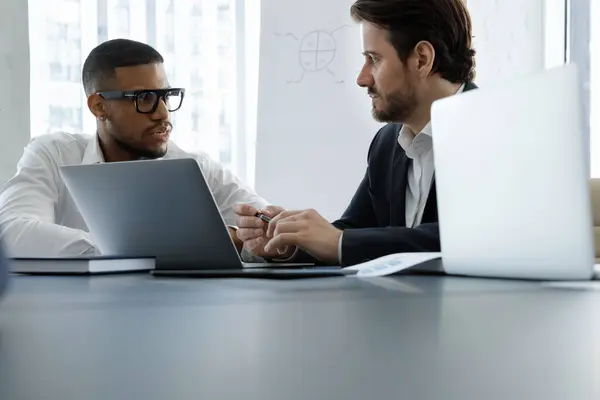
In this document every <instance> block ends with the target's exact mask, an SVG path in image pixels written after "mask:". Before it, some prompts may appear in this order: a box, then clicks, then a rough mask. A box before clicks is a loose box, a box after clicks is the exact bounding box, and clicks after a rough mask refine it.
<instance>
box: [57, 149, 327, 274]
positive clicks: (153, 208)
mask: <svg viewBox="0 0 600 400" xmlns="http://www.w3.org/2000/svg"><path fill="white" fill-rule="evenodd" d="M60 173H61V175H62V177H63V180H64V182H65V185H66V186H67V189H68V190H69V192H70V194H71V196H72V197H73V200H74V202H75V204H76V206H77V208H78V209H79V211H80V212H81V215H82V217H83V219H84V220H85V222H86V224H87V226H88V228H89V230H90V233H91V235H92V237H93V239H94V242H95V244H96V246H97V247H98V249H99V250H100V252H101V253H102V255H103V256H123V257H156V269H157V270H166V271H177V270H179V271H184V272H185V273H186V274H189V273H190V271H202V270H210V271H226V270H240V269H242V268H243V267H267V266H271V267H273V266H277V267H279V268H285V267H288V268H291V267H294V268H299V267H303V266H304V267H306V266H307V264H270V265H269V264H245V263H242V260H241V258H240V256H239V254H238V252H237V249H236V248H235V245H234V243H233V241H232V240H231V237H230V236H229V232H228V230H227V228H226V225H225V222H224V220H223V218H222V216H221V213H220V212H219V209H218V207H217V205H216V203H215V200H214V197H213V195H212V193H211V191H210V188H209V187H208V184H207V183H206V180H205V178H204V175H203V173H202V171H201V170H200V167H199V165H198V163H197V161H196V160H194V159H191V158H189V159H176V160H145V161H132V162H117V163H102V164H90V165H72V166H63V167H61V168H60ZM247 269H248V268H247ZM331 271H332V272H331V273H333V270H331ZM259 272H260V271H257V272H252V273H259ZM212 274H213V275H215V274H216V272H215V273H212Z"/></svg>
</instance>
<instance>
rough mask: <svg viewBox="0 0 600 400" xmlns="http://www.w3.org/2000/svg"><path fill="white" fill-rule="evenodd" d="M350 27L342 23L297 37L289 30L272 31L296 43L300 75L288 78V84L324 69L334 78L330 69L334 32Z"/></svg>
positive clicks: (333, 73)
mask: <svg viewBox="0 0 600 400" xmlns="http://www.w3.org/2000/svg"><path fill="white" fill-rule="evenodd" d="M346 27H350V25H342V26H340V27H339V28H337V29H335V30H333V31H331V32H328V31H324V30H313V31H310V32H308V33H306V34H305V35H304V36H302V38H301V39H298V37H297V36H296V35H294V34H293V33H291V32H288V33H286V34H283V35H282V34H281V33H274V35H275V36H283V37H285V38H290V39H293V40H294V41H295V42H296V43H298V42H300V44H299V45H298V63H299V64H300V67H301V69H302V73H301V75H300V77H298V78H295V79H289V80H287V81H286V83H288V84H294V83H300V82H302V80H303V79H304V77H305V76H306V74H307V73H316V72H322V71H325V72H327V73H329V74H330V75H331V76H333V77H334V78H335V76H336V75H335V71H333V70H332V69H331V63H332V62H333V61H334V60H335V55H336V52H337V41H336V39H335V34H336V32H338V31H340V30H341V29H344V28H346ZM335 83H344V80H343V79H342V80H335Z"/></svg>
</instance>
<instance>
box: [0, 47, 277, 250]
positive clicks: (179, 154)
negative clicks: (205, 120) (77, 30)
mask: <svg viewBox="0 0 600 400" xmlns="http://www.w3.org/2000/svg"><path fill="white" fill-rule="evenodd" d="M163 62H164V61H163V58H162V56H161V55H160V54H159V53H158V52H157V51H156V50H155V49H153V48H152V47H150V46H148V45H146V44H144V43H140V42H136V41H132V40H127V39H115V40H110V41H108V42H104V43H102V44H100V45H99V46H97V47H96V48H95V49H94V50H92V52H91V53H90V54H89V56H88V57H87V59H86V62H85V63H84V66H83V73H82V80H83V86H84V90H85V93H86V96H87V105H88V108H89V110H90V112H91V113H92V114H93V115H94V117H95V118H96V125H97V132H96V134H95V135H84V134H76V133H65V132H59V133H53V134H49V135H42V136H38V137H36V138H34V139H32V140H31V142H30V143H29V144H28V145H27V147H26V148H25V150H24V152H23V156H22V157H21V159H20V161H19V163H18V165H17V172H16V174H15V176H14V177H13V178H12V179H11V180H10V181H9V182H8V183H7V184H6V186H5V187H4V189H3V191H2V193H0V240H2V241H3V243H4V245H5V248H6V250H7V252H8V253H9V254H10V255H11V256H13V257H72V256H90V255H94V254H96V253H97V250H96V248H95V246H94V243H93V240H92V238H91V236H90V234H89V231H88V229H87V226H86V224H85V222H84V221H83V218H82V217H81V215H80V213H79V211H78V210H77V208H76V206H75V204H74V203H73V200H72V199H71V197H70V195H69V194H68V192H67V189H66V187H65V185H64V183H63V182H62V179H61V177H60V174H59V167H60V166H61V165H73V164H92V163H104V162H118V161H133V160H140V159H158V158H165V159H167V158H195V159H196V160H197V161H198V164H199V166H200V168H201V169H202V171H203V173H204V175H205V177H206V180H207V182H208V183H209V186H210V187H211V190H212V193H213V195H214V198H215V201H216V202H217V204H218V206H219V209H220V210H221V214H222V215H223V218H224V220H225V222H226V223H227V224H228V225H230V226H232V227H231V228H230V233H231V236H232V238H233V240H234V242H235V243H236V244H237V245H238V248H239V249H240V250H241V245H242V243H241V241H239V240H238V239H237V237H236V235H235V228H233V225H234V224H235V213H234V211H233V206H234V204H235V203H248V202H250V203H251V204H254V205H255V206H256V207H257V208H264V207H266V206H267V202H266V201H265V200H264V199H262V198H261V197H260V196H258V195H257V194H256V193H255V192H254V191H253V190H251V189H250V188H248V187H247V186H246V185H244V184H243V183H242V182H241V181H240V180H239V179H238V178H237V177H235V176H234V175H233V174H232V173H231V172H229V171H228V170H226V169H225V168H224V167H223V166H222V165H221V164H219V163H218V162H216V161H215V160H212V159H211V158H210V157H209V156H208V155H207V154H205V153H197V154H196V153H194V154H191V153H188V152H185V151H184V150H182V149H180V148H179V147H177V145H175V144H174V143H173V142H171V141H170V140H169V138H170V135H171V130H172V128H173V125H172V124H171V113H173V112H175V111H177V110H178V109H179V108H180V107H181V105H182V103H183V100H184V96H185V89H183V88H178V87H171V86H170V84H169V81H168V79H167V76H166V72H165V67H164V65H163Z"/></svg>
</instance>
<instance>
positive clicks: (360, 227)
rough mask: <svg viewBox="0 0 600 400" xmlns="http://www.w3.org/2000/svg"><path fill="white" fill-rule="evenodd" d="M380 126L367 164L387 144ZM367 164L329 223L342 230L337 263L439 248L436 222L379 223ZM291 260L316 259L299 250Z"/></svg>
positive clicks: (355, 261)
mask: <svg viewBox="0 0 600 400" xmlns="http://www.w3.org/2000/svg"><path fill="white" fill-rule="evenodd" d="M384 129H386V128H385V127H384V128H382V129H381V130H380V131H379V132H378V133H377V135H376V136H375V138H374V139H373V142H372V143H371V146H370V148H369V153H368V154H369V155H368V161H369V163H368V164H369V165H370V164H371V157H376V154H377V153H379V149H380V148H381V147H383V146H388V145H389V144H388V143H387V142H386V141H381V139H382V135H384V134H386V133H384ZM387 134H389V132H387ZM370 168H371V167H370V166H367V172H366V173H365V176H364V177H363V179H362V181H361V183H360V185H359V186H358V189H357V190H356V193H355V194H354V196H353V198H352V200H351V201H350V204H349V205H348V208H347V209H346V211H345V212H344V214H343V215H342V217H341V218H340V219H339V220H337V221H335V222H333V223H332V224H333V226H335V227H336V228H338V229H341V230H343V231H344V232H343V236H342V251H341V256H342V259H341V264H342V265H343V266H348V265H354V264H358V263H361V262H365V261H369V260H373V259H375V258H378V257H382V256H385V255H388V254H393V253H405V252H436V251H440V240H439V227H438V223H437V222H436V223H425V224H422V225H420V226H419V227H417V228H406V227H401V226H387V227H380V226H379V223H378V221H377V217H376V213H375V210H374V208H373V207H374V206H373V202H372V196H371V187H372V185H371V181H370V179H371V178H370V177H371V176H373V175H372V173H371V172H372V171H370V170H369V169H370ZM390 168H391V166H390ZM375 175H376V174H375ZM295 260H297V261H299V262H317V263H319V262H318V261H317V260H314V259H313V258H312V257H310V256H309V255H308V254H306V253H304V252H299V253H298V254H297V256H296V257H295Z"/></svg>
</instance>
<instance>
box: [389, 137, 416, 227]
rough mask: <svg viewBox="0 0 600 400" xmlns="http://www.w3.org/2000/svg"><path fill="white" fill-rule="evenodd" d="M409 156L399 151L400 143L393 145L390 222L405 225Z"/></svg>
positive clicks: (395, 224)
mask: <svg viewBox="0 0 600 400" xmlns="http://www.w3.org/2000/svg"><path fill="white" fill-rule="evenodd" d="M410 162H411V160H410V158H408V157H407V156H406V154H404V152H403V151H401V148H400V144H398V143H397V142H396V144H395V146H394V162H393V165H392V182H390V187H391V188H392V193H390V224H391V225H394V226H406V185H407V184H408V175H407V174H408V167H409V165H410Z"/></svg>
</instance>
